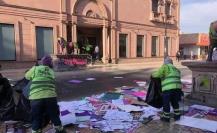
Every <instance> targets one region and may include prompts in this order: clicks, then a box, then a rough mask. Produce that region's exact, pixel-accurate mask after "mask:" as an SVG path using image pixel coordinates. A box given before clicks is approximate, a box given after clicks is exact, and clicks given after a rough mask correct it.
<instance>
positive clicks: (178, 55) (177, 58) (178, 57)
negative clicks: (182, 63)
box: [176, 51, 181, 62]
mask: <svg viewBox="0 0 217 133" xmlns="http://www.w3.org/2000/svg"><path fill="white" fill-rule="evenodd" d="M180 57H181V53H180V51H177V52H176V60H177V61H178V62H179V60H180Z"/></svg>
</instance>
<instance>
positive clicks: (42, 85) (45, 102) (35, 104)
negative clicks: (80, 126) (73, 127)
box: [25, 56, 64, 133]
mask: <svg viewBox="0 0 217 133" xmlns="http://www.w3.org/2000/svg"><path fill="white" fill-rule="evenodd" d="M41 62H42V65H39V66H33V67H32V68H31V69H30V70H29V71H28V72H27V73H26V75H25V77H26V79H28V80H31V81H32V84H31V87H30V94H29V99H30V103H31V109H32V111H31V114H32V133H42V120H43V116H42V114H43V113H44V112H46V114H47V115H48V116H49V118H50V120H51V122H52V123H53V124H54V127H55V129H56V133H64V130H63V127H62V125H61V121H60V118H59V106H58V105H57V99H56V97H57V94H56V90H55V83H54V82H55V81H54V71H53V70H52V68H53V63H52V58H51V57H50V56H44V57H43V58H42V59H41Z"/></svg>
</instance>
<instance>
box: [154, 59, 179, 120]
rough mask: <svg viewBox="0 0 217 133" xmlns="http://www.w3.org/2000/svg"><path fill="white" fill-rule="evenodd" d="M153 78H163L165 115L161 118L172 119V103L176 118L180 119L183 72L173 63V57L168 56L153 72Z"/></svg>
mask: <svg viewBox="0 0 217 133" xmlns="http://www.w3.org/2000/svg"><path fill="white" fill-rule="evenodd" d="M152 77H153V78H161V86H162V94H163V115H162V116H161V120H162V121H165V122H169V121H170V103H171V105H172V107H173V110H174V119H175V120H179V119H180V116H181V114H180V111H179V101H180V100H181V95H182V91H181V86H182V85H181V72H180V71H179V70H178V69H177V68H176V67H175V66H174V65H173V61H172V59H170V58H169V57H166V58H165V60H164V64H163V65H162V66H161V67H160V68H159V70H158V71H156V72H154V73H153V74H152Z"/></svg>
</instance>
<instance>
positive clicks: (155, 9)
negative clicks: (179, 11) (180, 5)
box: [152, 0, 159, 13]
mask: <svg viewBox="0 0 217 133" xmlns="http://www.w3.org/2000/svg"><path fill="white" fill-rule="evenodd" d="M158 1H159V0H152V11H153V12H156V13H157V12H158Z"/></svg>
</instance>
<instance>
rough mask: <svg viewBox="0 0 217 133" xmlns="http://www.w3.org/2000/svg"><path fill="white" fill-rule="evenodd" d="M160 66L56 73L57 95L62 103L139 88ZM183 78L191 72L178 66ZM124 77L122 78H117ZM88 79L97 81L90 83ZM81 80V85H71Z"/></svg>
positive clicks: (117, 67) (118, 67)
mask: <svg viewBox="0 0 217 133" xmlns="http://www.w3.org/2000/svg"><path fill="white" fill-rule="evenodd" d="M157 67H159V66H148V67H147V66H139V67H138V66H137V65H132V66H110V67H100V68H94V69H87V70H79V71H70V72H58V73H56V75H57V76H56V85H57V93H58V98H59V100H60V101H63V100H72V99H77V98H81V97H84V96H90V95H93V94H99V93H102V92H106V91H109V90H113V89H114V88H116V87H121V86H137V84H136V82H135V80H137V81H149V78H150V75H151V73H152V72H153V71H154V70H155V69H156V68H157ZM177 67H178V68H179V69H180V70H181V72H182V77H183V78H190V77H191V71H190V70H189V69H187V68H185V67H182V66H179V65H178V66H177ZM115 77H122V78H115ZM87 78H94V79H95V80H92V81H88V80H86V79H87ZM70 80H79V81H82V82H81V83H69V81H70Z"/></svg>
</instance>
